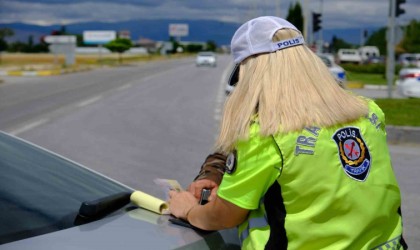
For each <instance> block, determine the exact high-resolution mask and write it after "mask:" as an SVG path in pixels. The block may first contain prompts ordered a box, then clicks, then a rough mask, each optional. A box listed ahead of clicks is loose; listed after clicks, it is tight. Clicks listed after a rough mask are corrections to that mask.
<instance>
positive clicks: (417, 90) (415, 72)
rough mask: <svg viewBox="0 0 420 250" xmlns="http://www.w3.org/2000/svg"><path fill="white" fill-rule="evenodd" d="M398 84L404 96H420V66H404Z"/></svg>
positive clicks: (399, 74) (399, 90)
mask: <svg viewBox="0 0 420 250" xmlns="http://www.w3.org/2000/svg"><path fill="white" fill-rule="evenodd" d="M396 85H397V89H398V92H399V93H400V94H401V95H402V96H406V97H417V98H420V68H402V69H401V70H400V72H399V73H398V80H397V81H396Z"/></svg>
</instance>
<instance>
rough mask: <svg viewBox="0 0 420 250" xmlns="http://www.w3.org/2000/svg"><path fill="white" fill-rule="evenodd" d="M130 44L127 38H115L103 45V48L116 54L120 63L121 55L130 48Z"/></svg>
mask: <svg viewBox="0 0 420 250" xmlns="http://www.w3.org/2000/svg"><path fill="white" fill-rule="evenodd" d="M132 46H133V45H132V43H131V40H130V39H127V38H117V39H115V40H113V41H111V42H109V43H107V44H105V46H104V47H105V48H107V49H109V50H110V51H112V52H117V53H118V61H119V63H122V53H124V52H125V51H127V50H129V49H130V48H131V47H132Z"/></svg>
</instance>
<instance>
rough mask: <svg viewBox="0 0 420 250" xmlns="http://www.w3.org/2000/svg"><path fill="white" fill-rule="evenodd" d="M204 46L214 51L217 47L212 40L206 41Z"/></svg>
mask: <svg viewBox="0 0 420 250" xmlns="http://www.w3.org/2000/svg"><path fill="white" fill-rule="evenodd" d="M206 47H207V50H209V51H216V49H217V45H216V42H215V41H212V40H209V41H207V44H206Z"/></svg>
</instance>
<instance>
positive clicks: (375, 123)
mask: <svg viewBox="0 0 420 250" xmlns="http://www.w3.org/2000/svg"><path fill="white" fill-rule="evenodd" d="M366 118H367V119H368V120H369V121H370V123H372V125H373V126H375V127H376V129H378V128H379V127H380V126H381V124H382V123H381V122H379V118H378V116H377V115H376V114H375V113H372V114H371V115H370V116H369V115H368V116H366Z"/></svg>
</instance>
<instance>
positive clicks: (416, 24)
mask: <svg viewBox="0 0 420 250" xmlns="http://www.w3.org/2000/svg"><path fill="white" fill-rule="evenodd" d="M399 47H400V48H401V49H402V50H403V51H402V52H405V53H420V21H416V20H412V21H411V22H410V23H409V24H408V25H407V26H406V27H405V36H404V38H403V39H402V41H401V43H400V44H399Z"/></svg>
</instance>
